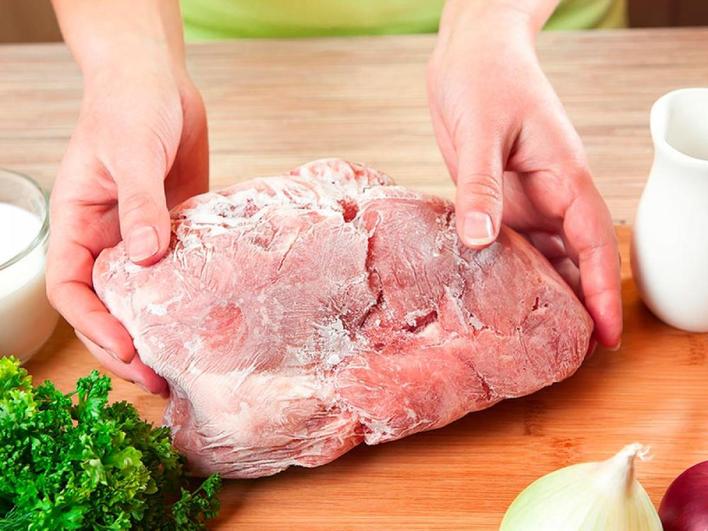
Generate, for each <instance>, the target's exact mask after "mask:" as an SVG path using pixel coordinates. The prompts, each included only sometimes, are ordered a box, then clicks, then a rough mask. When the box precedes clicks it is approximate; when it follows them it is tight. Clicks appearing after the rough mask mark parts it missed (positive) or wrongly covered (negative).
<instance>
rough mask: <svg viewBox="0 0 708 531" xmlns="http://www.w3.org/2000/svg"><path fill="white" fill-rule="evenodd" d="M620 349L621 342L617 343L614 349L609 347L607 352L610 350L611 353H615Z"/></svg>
mask: <svg viewBox="0 0 708 531" xmlns="http://www.w3.org/2000/svg"><path fill="white" fill-rule="evenodd" d="M621 348H622V342H621V341H620V342H619V343H617V344H616V345H615V346H614V347H610V348H609V350H610V351H611V352H617V351H618V350H619V349H621Z"/></svg>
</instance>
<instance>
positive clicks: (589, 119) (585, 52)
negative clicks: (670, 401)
mask: <svg viewBox="0 0 708 531" xmlns="http://www.w3.org/2000/svg"><path fill="white" fill-rule="evenodd" d="M433 42H434V37H433V36H430V35H421V36H397V37H361V38H340V39H303V40H295V41H293V40H243V41H232V42H222V43H205V44H193V45H190V46H189V49H188V55H189V63H190V70H191V72H192V74H193V77H194V79H195V81H196V83H197V85H198V86H199V87H200V88H201V90H202V92H203V94H204V97H205V100H206V104H207V110H208V114H209V123H210V138H211V163H212V172H211V175H212V186H214V187H220V186H223V185H225V184H230V183H233V182H235V181H237V180H239V179H242V178H245V177H252V176H255V175H262V174H273V173H278V172H281V171H283V170H284V169H289V168H291V167H294V166H296V165H299V164H301V163H303V162H306V161H308V160H311V159H315V158H321V157H325V156H337V157H341V158H345V159H350V160H354V161H359V162H364V163H367V164H369V165H371V166H373V167H376V168H379V169H381V170H383V171H385V172H387V173H389V174H390V175H392V176H394V177H395V178H396V179H397V180H398V181H399V182H400V183H401V184H405V185H408V186H413V187H415V188H418V189H421V190H424V191H427V192H432V193H436V194H439V195H444V196H446V197H452V194H453V186H452V184H451V183H450V180H449V178H448V176H447V173H446V170H445V167H444V165H443V163H442V159H441V157H440V155H439V153H438V150H437V147H436V145H435V140H434V138H433V134H432V127H431V125H430V120H429V117H428V109H427V103H426V96H425V83H424V73H425V64H426V61H427V59H428V55H429V53H430V50H431V49H432V47H433ZM538 49H539V54H540V57H541V62H542V64H543V67H544V69H545V71H546V73H547V74H548V76H549V78H550V79H551V81H552V83H553V85H554V87H555V88H556V90H557V92H558V94H559V95H560V97H561V99H562V100H563V103H564V104H565V106H566V108H567V110H568V113H569V114H570V117H571V119H572V120H573V123H574V124H575V126H576V128H577V129H578V132H579V133H580V135H581V137H582V139H583V141H584V143H585V147H586V149H587V153H588V157H589V159H590V165H591V168H592V169H593V172H594V175H595V179H596V182H597V185H598V187H599V188H600V191H601V192H602V194H603V195H604V197H605V199H606V200H607V202H608V204H609V206H610V210H611V212H612V215H613V217H614V220H615V223H618V224H626V223H631V222H632V219H633V217H634V210H635V208H636V202H637V199H638V197H639V194H640V192H641V189H642V186H643V183H644V180H645V178H646V175H647V173H648V171H649V166H650V164H651V157H652V146H651V140H650V138H649V131H648V120H649V115H648V112H649V108H650V106H651V104H652V103H653V102H654V101H655V100H656V99H657V98H658V97H659V96H661V95H662V94H663V93H665V92H667V91H669V90H672V89H675V88H680V87H689V86H701V85H704V84H706V80H708V60H706V54H707V52H706V50H708V29H669V30H621V31H620V30H614V31H593V32H579V33H567V32H549V33H544V34H542V35H540V36H539V42H538ZM80 97H81V79H80V76H79V73H78V71H77V69H76V67H75V66H74V64H73V63H72V61H71V58H70V56H69V54H68V52H67V51H66V49H65V48H64V47H63V45H61V44H52V45H22V46H0V167H6V168H8V169H13V170H16V171H21V172H24V173H27V174H28V175H31V176H34V177H36V178H37V179H38V180H39V181H40V182H41V183H42V184H43V185H44V186H46V187H50V186H51V183H52V181H53V178H54V175H55V173H56V171H57V166H58V163H59V161H60V159H61V156H62V153H63V151H64V149H65V147H66V143H67V141H68V138H69V135H70V134H71V130H72V129H73V126H74V122H75V120H76V117H77V113H78V109H79V103H80Z"/></svg>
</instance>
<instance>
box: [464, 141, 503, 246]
mask: <svg viewBox="0 0 708 531" xmlns="http://www.w3.org/2000/svg"><path fill="white" fill-rule="evenodd" d="M486 136H487V138H486V139H485V135H479V136H478V135H472V136H470V137H468V140H467V141H466V142H465V144H464V145H463V146H462V147H461V148H458V150H457V152H458V154H459V156H458V163H457V194H456V197H455V217H456V220H457V233H458V234H459V236H460V239H461V240H462V242H463V243H464V244H465V245H467V246H468V247H472V248H482V247H486V246H487V245H489V244H490V243H492V242H493V241H494V240H496V238H497V236H498V235H499V229H500V228H501V222H502V209H503V182H502V175H503V173H504V172H503V165H502V149H501V147H500V145H499V144H497V142H495V141H494V140H490V139H489V138H488V135H486Z"/></svg>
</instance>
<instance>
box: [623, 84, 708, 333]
mask: <svg viewBox="0 0 708 531" xmlns="http://www.w3.org/2000/svg"><path fill="white" fill-rule="evenodd" d="M650 125H651V135H652V140H653V141H654V163H653V165H652V168H651V173H650V174H649V179H648V180H647V184H646V187H645V188H644V192H643V193H642V198H641V200H640V202H639V208H638V210H637V216H636V219H635V222H634V233H633V238H632V271H633V274H634V279H635V281H636V283H637V286H638V287H639V292H640V294H641V296H642V299H643V300H644V302H645V303H646V305H647V306H648V307H649V308H650V309H651V310H652V312H654V314H655V315H656V316H657V317H659V318H660V319H661V320H663V321H665V322H666V323H668V324H670V325H672V326H675V327H677V328H681V329H684V330H688V331H691V332H708V88H690V89H681V90H675V91H673V92H669V93H668V94H666V95H664V96H663V97H661V98H660V99H659V100H657V102H656V103H655V104H654V106H653V107H652V109H651V118H650Z"/></svg>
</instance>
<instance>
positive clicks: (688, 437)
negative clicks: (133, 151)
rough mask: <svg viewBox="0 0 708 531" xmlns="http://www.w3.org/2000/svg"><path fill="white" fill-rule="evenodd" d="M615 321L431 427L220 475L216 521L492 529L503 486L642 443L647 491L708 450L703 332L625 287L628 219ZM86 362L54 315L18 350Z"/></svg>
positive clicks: (85, 367)
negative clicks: (323, 462)
mask: <svg viewBox="0 0 708 531" xmlns="http://www.w3.org/2000/svg"><path fill="white" fill-rule="evenodd" d="M618 235H619V238H620V242H621V248H622V249H621V251H622V258H623V269H622V278H623V282H622V290H623V296H624V312H625V319H624V320H625V333H624V340H623V344H622V348H621V349H620V350H619V351H618V352H609V351H606V350H598V351H597V352H595V354H594V355H593V356H592V357H591V358H590V359H588V360H587V361H586V363H585V364H584V365H583V367H581V368H580V370H579V371H578V372H577V373H576V375H575V376H573V377H572V378H571V379H569V380H567V381H565V382H563V383H560V384H557V385H554V386H552V387H551V388H547V389H545V390H542V391H540V392H538V393H536V394H534V395H532V396H529V397H526V398H521V399H517V400H508V401H506V402H502V403H501V404H499V405H497V406H495V407H493V408H491V409H489V410H487V411H484V412H480V413H473V414H470V415H468V416H467V417H465V418H463V419H461V420H459V421H457V422H455V423H453V424H451V425H449V426H447V427H445V428H442V429H439V430H436V431H432V432H427V433H421V434H418V435H414V436H412V437H409V438H407V439H404V440H402V441H398V442H394V443H388V444H384V445H381V446H374V447H366V446H360V447H358V448H356V449H354V450H353V451H352V452H350V453H349V454H347V455H345V456H343V457H342V458H340V459H338V460H337V461H335V462H334V463H331V464H329V465H327V466H323V467H320V468H317V469H290V470H288V471H286V472H284V473H282V474H279V475H277V476H274V477H270V478H263V479H258V480H250V481H226V482H225V486H224V489H223V492H222V496H221V499H222V504H223V509H222V513H221V517H220V518H219V520H218V521H217V522H216V523H215V525H214V526H213V527H214V528H216V529H247V528H258V529H352V528H359V529H395V528H399V529H431V528H438V529H442V528H445V529H451V528H466V529H496V527H497V526H498V525H499V522H500V520H501V517H502V515H503V513H504V511H505V509H506V507H507V506H508V505H509V503H510V502H511V501H512V500H513V498H514V497H515V496H516V494H517V493H518V492H519V491H520V490H521V489H523V488H524V487H525V486H526V485H527V484H528V483H530V482H531V481H532V480H534V479H535V478H537V477H539V476H541V475H543V474H545V473H547V472H550V471H551V470H554V469H556V468H559V467H563V466H566V465H568V464H571V463H576V462H581V461H589V460H598V459H603V458H605V457H609V456H610V455H611V454H613V453H614V452H615V451H617V450H619V449H620V448H621V447H622V446H623V445H625V444H627V443H630V442H633V441H639V442H642V443H644V444H647V445H651V447H652V450H653V454H654V459H653V460H652V461H649V462H643V463H640V464H639V465H638V476H639V479H640V480H641V482H642V483H643V484H644V486H645V488H646V489H647V490H648V492H649V494H650V495H651V498H652V500H653V501H654V502H655V504H657V505H658V503H659V501H660V499H661V496H662V495H663V493H664V491H665V489H666V487H667V486H668V484H669V483H670V482H671V480H672V479H673V478H674V477H675V476H676V475H678V474H679V473H680V472H681V471H682V470H684V469H685V468H687V467H688V466H689V465H691V464H693V463H695V462H697V461H701V460H705V459H708V365H707V364H706V353H707V352H708V335H695V334H688V333H684V332H681V331H678V330H675V329H672V328H669V327H668V326H666V325H664V324H662V323H660V322H659V321H658V320H657V319H656V318H654V317H653V316H652V315H651V314H650V313H649V312H648V310H646V308H645V307H644V306H643V305H642V304H641V302H640V301H639V298H638V295H637V291H636V288H635V286H634V283H633V282H632V279H631V274H630V270H629V230H628V229H627V228H618ZM95 367H97V364H96V362H95V361H94V360H93V358H92V357H91V356H90V355H89V354H88V352H87V351H86V350H85V349H84V348H83V346H82V345H81V343H79V341H78V340H76V339H75V338H74V336H73V333H72V330H71V329H70V328H69V327H68V325H67V324H66V323H63V322H62V323H61V324H60V326H59V328H58V329H57V331H56V332H55V334H54V336H53V337H52V339H51V341H50V342H49V344H48V345H47V346H46V347H45V348H44V349H43V350H42V352H40V353H39V354H38V355H37V357H36V358H35V359H33V360H32V361H31V362H30V363H29V364H28V369H29V370H30V372H31V373H32V374H33V376H34V378H35V381H37V382H38V381H41V380H43V379H45V378H51V379H52V380H54V381H55V382H56V383H57V384H58V385H59V387H60V388H62V389H64V390H68V389H70V388H71V386H72V384H73V382H74V381H75V380H76V378H78V377H80V376H82V375H85V374H87V373H88V372H89V371H90V370H91V369H93V368H95ZM114 387H115V389H114V391H113V393H112V398H113V399H115V400H129V401H131V402H133V403H135V404H136V406H137V407H138V409H139V410H140V412H141V413H142V414H143V415H144V416H146V417H147V418H149V419H151V420H153V421H155V422H159V421H160V417H161V412H162V409H163V407H164V400H162V399H161V398H158V397H153V396H148V395H146V394H145V393H144V392H142V391H141V390H140V389H138V388H137V387H135V386H133V385H131V384H128V383H126V382H123V381H119V380H115V381H114Z"/></svg>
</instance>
